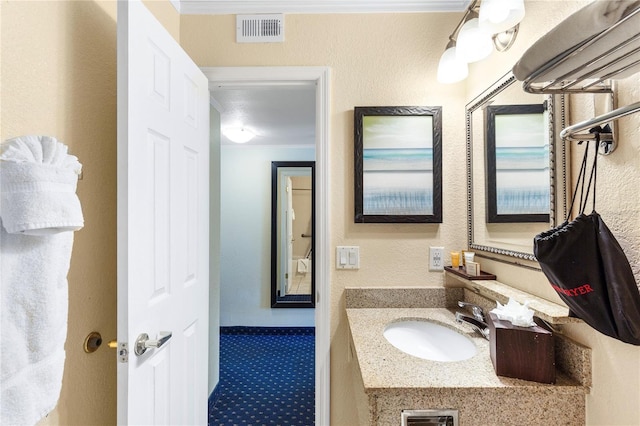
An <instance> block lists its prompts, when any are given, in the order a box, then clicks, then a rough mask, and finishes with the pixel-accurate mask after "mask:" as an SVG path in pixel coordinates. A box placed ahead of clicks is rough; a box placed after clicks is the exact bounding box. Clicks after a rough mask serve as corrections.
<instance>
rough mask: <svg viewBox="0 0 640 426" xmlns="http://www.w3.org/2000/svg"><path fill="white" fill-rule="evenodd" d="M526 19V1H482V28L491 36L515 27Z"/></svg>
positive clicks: (480, 18)
mask: <svg viewBox="0 0 640 426" xmlns="http://www.w3.org/2000/svg"><path fill="white" fill-rule="evenodd" d="M522 19H524V0H482V3H481V4H480V15H479V20H480V26H481V27H483V28H485V29H486V30H488V31H489V32H490V33H491V34H498V33H501V32H503V31H507V30H508V29H510V28H513V27H515V26H516V25H518V24H519V23H520V21H522Z"/></svg>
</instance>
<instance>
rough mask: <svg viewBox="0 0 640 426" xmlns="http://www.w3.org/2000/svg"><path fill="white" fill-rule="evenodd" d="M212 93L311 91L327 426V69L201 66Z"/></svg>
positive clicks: (319, 378)
mask: <svg viewBox="0 0 640 426" xmlns="http://www.w3.org/2000/svg"><path fill="white" fill-rule="evenodd" d="M200 69H201V70H202V72H203V73H204V75H205V76H206V77H207V78H208V79H209V90H210V91H211V90H212V89H213V88H215V87H216V86H217V85H220V84H222V83H223V84H239V85H242V84H260V85H269V84H274V85H281V84H286V83H292V84H300V83H312V84H315V86H316V144H315V146H316V158H315V161H316V195H315V196H316V234H317V237H316V247H317V253H316V263H317V268H316V294H315V298H316V307H315V335H316V339H315V398H316V400H315V424H316V425H319V426H324V425H329V424H330V401H331V399H330V396H331V392H330V391H331V390H330V386H329V380H330V364H329V362H330V343H331V336H330V334H331V333H330V326H331V316H330V313H331V312H330V304H331V297H330V287H331V286H330V281H329V279H330V269H329V266H330V259H331V257H330V255H331V252H330V246H329V242H330V241H329V238H330V234H329V232H330V229H331V228H330V223H331V221H330V209H329V188H330V186H329V183H330V176H329V175H330V173H329V171H330V170H331V169H330V167H329V134H330V133H329V131H330V128H329V108H330V103H329V102H330V100H329V95H330V87H329V85H330V81H329V77H330V70H329V68H328V67H202V68H200Z"/></svg>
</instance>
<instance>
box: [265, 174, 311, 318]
mask: <svg viewBox="0 0 640 426" xmlns="http://www.w3.org/2000/svg"><path fill="white" fill-rule="evenodd" d="M314 247H315V162H313V161H274V162H272V163H271V307H272V308H313V307H314V306H315V300H314V298H313V297H312V295H313V294H315V261H314V259H315V253H314Z"/></svg>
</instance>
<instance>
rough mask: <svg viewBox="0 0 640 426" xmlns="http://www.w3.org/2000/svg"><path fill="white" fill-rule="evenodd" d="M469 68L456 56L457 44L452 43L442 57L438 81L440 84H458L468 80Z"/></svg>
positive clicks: (439, 64)
mask: <svg viewBox="0 0 640 426" xmlns="http://www.w3.org/2000/svg"><path fill="white" fill-rule="evenodd" d="M467 75H469V66H468V65H467V63H466V62H465V61H462V60H460V59H458V56H457V54H456V42H455V41H453V40H452V41H450V42H449V44H447V48H446V50H445V51H444V53H443V54H442V56H441V57H440V62H439V63H438V81H439V82H440V83H445V84H450V83H457V82H458V81H462V80H464V79H465V78H467Z"/></svg>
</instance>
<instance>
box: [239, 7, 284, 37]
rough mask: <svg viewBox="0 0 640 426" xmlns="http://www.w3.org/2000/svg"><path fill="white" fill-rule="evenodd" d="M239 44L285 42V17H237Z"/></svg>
mask: <svg viewBox="0 0 640 426" xmlns="http://www.w3.org/2000/svg"><path fill="white" fill-rule="evenodd" d="M236 41H237V42H238V43H278V42H283V41H284V15H283V14H281V13H276V14H269V15H266V14H261V15H237V16H236Z"/></svg>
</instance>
